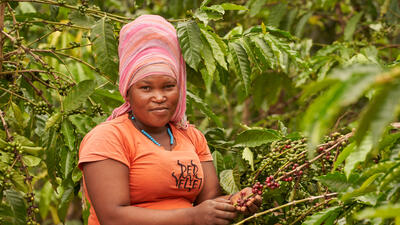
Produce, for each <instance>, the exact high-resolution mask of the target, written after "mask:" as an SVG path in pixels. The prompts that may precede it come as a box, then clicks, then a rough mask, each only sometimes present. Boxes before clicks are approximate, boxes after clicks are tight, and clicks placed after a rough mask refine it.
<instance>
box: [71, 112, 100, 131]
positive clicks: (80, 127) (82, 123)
mask: <svg viewBox="0 0 400 225" xmlns="http://www.w3.org/2000/svg"><path fill="white" fill-rule="evenodd" d="M68 118H69V120H70V121H71V122H72V124H73V125H74V126H75V127H76V132H78V133H80V134H82V135H86V133H87V132H89V131H90V130H91V129H92V128H93V127H95V126H96V125H97V124H96V123H95V122H94V121H93V119H92V118H90V117H89V116H83V115H72V116H69V117H68Z"/></svg>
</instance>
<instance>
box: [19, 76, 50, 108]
mask: <svg viewBox="0 0 400 225" xmlns="http://www.w3.org/2000/svg"><path fill="white" fill-rule="evenodd" d="M22 77H24V78H25V81H26V82H28V84H29V85H30V86H31V87H32V88H33V90H35V92H36V93H37V94H38V95H39V96H40V97H41V98H42V99H43V100H44V101H45V102H46V104H47V106H49V108H51V107H52V105H51V104H50V102H49V101H48V100H47V99H46V97H44V96H43V92H42V91H41V90H39V89H38V88H37V87H36V86H35V85H33V84H32V81H31V79H29V77H27V76H25V75H24V74H22Z"/></svg>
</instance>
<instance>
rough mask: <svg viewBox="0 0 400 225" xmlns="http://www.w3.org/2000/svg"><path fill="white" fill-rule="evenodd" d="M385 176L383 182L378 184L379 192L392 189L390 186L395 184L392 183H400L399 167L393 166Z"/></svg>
mask: <svg viewBox="0 0 400 225" xmlns="http://www.w3.org/2000/svg"><path fill="white" fill-rule="evenodd" d="M385 174H386V176H385V177H384V178H383V180H382V181H381V183H380V190H381V191H384V190H387V189H388V188H392V185H390V184H395V182H394V181H400V179H399V178H400V167H399V165H396V166H394V167H393V168H391V169H390V170H388V171H385Z"/></svg>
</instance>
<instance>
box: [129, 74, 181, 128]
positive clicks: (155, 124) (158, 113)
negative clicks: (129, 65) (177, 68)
mask: <svg viewBox="0 0 400 225" xmlns="http://www.w3.org/2000/svg"><path fill="white" fill-rule="evenodd" d="M127 97H128V100H129V103H130V105H131V106H132V112H133V114H134V116H135V118H137V120H138V121H139V122H140V123H141V124H142V125H144V126H147V127H152V128H159V127H163V126H165V125H166V124H167V123H168V122H169V121H170V120H171V118H172V116H173V114H174V113H175V110H176V106H177V104H178V100H179V90H178V86H177V82H176V79H175V78H172V77H171V76H168V75H150V76H147V77H145V78H143V79H141V80H139V81H137V82H136V83H135V84H133V85H132V86H131V87H130V89H129V91H128V96H127Z"/></svg>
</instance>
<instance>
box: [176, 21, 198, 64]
mask: <svg viewBox="0 0 400 225" xmlns="http://www.w3.org/2000/svg"><path fill="white" fill-rule="evenodd" d="M177 33H178V39H179V43H180V46H181V49H182V54H183V58H184V59H185V61H186V63H187V64H188V65H189V66H190V67H192V68H193V69H194V70H196V71H198V67H199V63H200V61H201V58H200V50H201V49H202V48H203V43H202V41H201V36H200V28H199V27H198V25H197V23H196V22H194V21H186V22H180V23H178V26H177Z"/></svg>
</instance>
